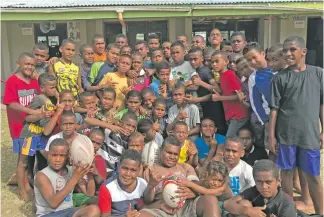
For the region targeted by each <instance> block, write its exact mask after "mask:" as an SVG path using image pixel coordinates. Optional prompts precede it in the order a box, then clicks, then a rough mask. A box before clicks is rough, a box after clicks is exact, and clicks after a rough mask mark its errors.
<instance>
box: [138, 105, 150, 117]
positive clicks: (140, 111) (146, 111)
mask: <svg viewBox="0 0 324 217" xmlns="http://www.w3.org/2000/svg"><path fill="white" fill-rule="evenodd" d="M139 113H140V115H142V116H145V117H146V116H148V113H149V112H148V110H147V109H145V108H144V107H143V106H140V107H139Z"/></svg>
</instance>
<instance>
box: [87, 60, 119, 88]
mask: <svg viewBox="0 0 324 217" xmlns="http://www.w3.org/2000/svg"><path fill="white" fill-rule="evenodd" d="M116 70H117V68H116V66H115V65H114V64H109V63H107V62H95V63H94V64H92V66H91V70H90V73H89V77H88V80H89V82H90V84H91V85H93V86H96V85H98V84H99V83H100V82H101V80H102V79H103V78H104V77H105V75H106V74H107V73H109V72H115V71H116Z"/></svg>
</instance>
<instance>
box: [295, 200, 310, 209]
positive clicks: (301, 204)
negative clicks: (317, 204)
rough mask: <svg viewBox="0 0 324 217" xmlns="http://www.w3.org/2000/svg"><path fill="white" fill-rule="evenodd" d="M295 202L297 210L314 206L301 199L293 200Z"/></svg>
mask: <svg viewBox="0 0 324 217" xmlns="http://www.w3.org/2000/svg"><path fill="white" fill-rule="evenodd" d="M295 203H296V208H297V209H299V210H302V211H304V210H313V209H314V206H313V203H312V202H306V203H305V202H303V201H295Z"/></svg>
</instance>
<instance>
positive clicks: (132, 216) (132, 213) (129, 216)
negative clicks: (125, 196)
mask: <svg viewBox="0 0 324 217" xmlns="http://www.w3.org/2000/svg"><path fill="white" fill-rule="evenodd" d="M139 216H140V213H139V212H138V211H137V210H132V204H131V203H130V204H129V206H128V210H127V212H126V217H139Z"/></svg>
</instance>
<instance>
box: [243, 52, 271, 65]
mask: <svg viewBox="0 0 324 217" xmlns="http://www.w3.org/2000/svg"><path fill="white" fill-rule="evenodd" d="M244 57H245V58H246V60H247V61H248V63H249V65H250V66H251V67H252V68H255V69H257V70H262V69H264V68H266V67H267V62H266V59H265V55H264V52H263V51H261V52H259V51H257V50H255V49H252V50H250V51H249V52H247V53H246V54H245V55H244Z"/></svg>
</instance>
